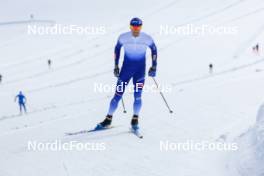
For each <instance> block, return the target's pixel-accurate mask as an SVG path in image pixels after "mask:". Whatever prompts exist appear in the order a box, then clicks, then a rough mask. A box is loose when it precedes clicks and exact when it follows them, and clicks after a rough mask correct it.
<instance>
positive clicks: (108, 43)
mask: <svg viewBox="0 0 264 176" xmlns="http://www.w3.org/2000/svg"><path fill="white" fill-rule="evenodd" d="M263 8H264V2H263V0H251V1H249V0H229V1H227V0H224V1H220V0H210V1H209V0H202V1H199V2H198V1H194V0H186V1H181V0H174V1H172V0H164V1H157V0H154V1H150V0H144V1H139V0H136V1H131V2H130V1H121V0H113V1H103V0H98V1H85V0H76V1H62V0H56V1H51V0H46V1H41V0H39V1H33V0H22V1H17V0H10V1H8V2H7V1H5V2H1V6H0V22H3V23H4V22H10V21H24V20H28V18H29V15H30V14H31V13H33V14H34V15H35V19H36V20H50V21H55V22H56V23H58V24H76V25H104V26H106V29H107V32H106V34H105V35H91V36H89V35H88V36H78V35H46V36H33V35H28V34H27V33H26V32H27V31H26V29H27V24H12V25H0V36H1V41H0V63H1V64H0V73H1V74H2V75H3V76H4V77H3V82H2V84H0V107H1V109H0V141H1V143H0V155H1V158H0V166H1V167H0V176H2V175H3V176H16V175H21V176H22V175H23V176H24V175H27V176H31V175H32V176H33V175H34V176H35V175H38V176H42V175H43V176H44V175H45V176H47V175H67V176H72V175H78V176H84V175H92V176H97V175H100V176H104V175H113V176H119V175H120V176H121V175H128V176H130V175H131V176H132V175H139V176H145V175H146V176H149V175H157V176H161V175H168V176H172V175H185V176H197V175H205V176H207V175H208V176H209V175H210V176H211V175H214V176H230V175H232V176H238V175H240V174H241V175H243V174H244V175H251V174H254V173H256V170H261V169H262V168H261V167H262V166H261V165H255V168H254V167H253V169H251V170H246V171H245V172H244V170H243V169H241V172H238V171H237V170H239V169H240V168H241V167H240V164H239V161H241V160H243V159H244V157H245V158H252V156H253V155H252V153H250V152H249V153H246V154H244V155H243V156H242V157H240V158H239V157H237V156H239V152H240V151H238V152H237V153H233V152H210V151H205V152H199V151H189V152H175V151H168V152H162V151H160V141H172V142H185V141H187V140H196V141H205V140H206V141H210V142H216V141H219V140H224V141H227V142H231V141H237V140H236V139H237V137H238V136H240V134H242V133H245V132H246V131H247V129H248V128H250V127H251V126H253V125H254V124H255V117H256V112H257V110H258V107H259V105H260V104H262V103H263V97H262V96H261V95H262V92H263V86H264V82H263V81H262V80H263V78H264V72H263V67H264V62H263V61H264V58H263V54H262V52H261V53H260V54H259V55H256V54H254V53H252V51H251V47H252V46H253V45H254V44H255V43H256V42H259V43H260V46H262V45H263V44H264V42H263V38H264V33H261V32H262V31H263V30H262V29H263V28H264V27H263V24H261V21H262V19H263V15H264V10H263ZM113 12H115V13H113ZM134 16H139V17H141V18H142V19H143V21H144V27H143V30H144V31H145V32H147V33H149V34H151V35H153V38H154V39H155V41H156V43H157V46H158V49H159V60H158V77H157V80H158V81H159V83H160V84H162V85H169V86H171V87H172V91H171V92H169V93H165V96H166V98H167V99H168V102H169V103H170V105H171V106H172V109H173V110H174V112H175V113H174V114H169V113H168V111H167V109H166V107H165V106H164V105H163V102H162V99H161V97H160V95H159V94H158V93H144V95H143V103H144V105H143V109H142V113H141V118H140V126H141V129H142V133H144V139H143V140H139V139H138V138H136V137H135V136H133V135H130V134H128V128H129V124H130V119H131V116H132V108H131V107H132V103H133V96H132V95H131V93H126V94H125V96H124V100H125V103H126V107H127V110H128V113H127V114H123V113H122V108H121V106H120V107H119V109H118V111H117V112H116V114H115V116H114V121H113V124H114V126H115V127H116V128H113V129H111V130H109V131H103V132H100V133H94V134H88V135H78V136H70V137H69V136H65V132H74V131H79V130H84V129H90V128H93V127H94V126H95V124H97V123H98V122H100V121H101V120H102V119H103V118H104V116H105V113H106V111H107V108H108V103H109V101H110V99H111V97H112V95H113V93H111V92H106V93H98V92H94V84H95V83H103V84H110V85H111V84H114V83H115V81H116V80H115V78H114V77H113V75H112V67H113V59H112V56H113V47H114V45H115V42H116V39H117V37H118V35H119V34H120V33H121V32H126V31H127V30H128V22H129V20H130V18H132V17H134ZM188 23H191V24H195V25H203V24H210V25H229V26H237V29H238V33H237V34H236V35H203V36H196V35H195V36H183V35H164V34H163V35H162V34H160V25H173V26H182V25H185V24H188ZM262 49H263V48H261V51H262ZM48 58H51V59H52V60H53V66H52V69H48V67H47V64H46V62H47V59H48ZM148 58H149V53H148ZM211 62H212V63H214V65H215V69H214V74H213V75H210V74H209V73H208V64H209V63H211ZM149 65H150V59H149V60H148V66H149ZM146 84H149V85H152V84H153V82H152V80H151V79H150V78H147V80H146ZM19 90H22V91H24V92H25V94H26V96H27V98H28V109H29V113H28V114H27V115H24V116H19V115H18V114H19V112H18V107H17V105H16V104H15V103H14V101H13V100H14V96H15V95H16V94H17V93H18V91H19ZM254 137H255V134H252V137H250V139H252V138H254ZM29 140H35V141H39V142H53V141H54V140H60V141H62V142H70V141H78V142H81V143H86V142H96V143H102V142H103V143H105V145H106V150H105V151H86V152H84V151H82V152H80V151H60V152H52V151H45V152H34V151H28V150H27V143H28V141H29ZM245 143H246V144H247V142H244V143H243V142H242V144H241V142H239V144H241V147H242V149H243V145H244V144H245ZM259 146H261V144H259ZM252 150H253V151H254V147H253V146H252V147H251V146H250V151H252ZM259 150H261V152H263V150H262V149H259ZM242 151H243V150H242ZM247 151H248V150H247ZM234 156H235V157H234ZM230 158H232V160H230ZM249 161H252V162H250V163H246V164H248V166H252V164H253V165H254V163H253V160H249ZM234 167H238V168H234ZM245 173H246V174H245ZM255 175H257V174H255Z"/></svg>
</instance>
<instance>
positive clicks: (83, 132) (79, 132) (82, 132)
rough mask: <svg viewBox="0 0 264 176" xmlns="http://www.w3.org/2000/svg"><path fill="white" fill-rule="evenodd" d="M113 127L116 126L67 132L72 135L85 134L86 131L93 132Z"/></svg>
mask: <svg viewBox="0 0 264 176" xmlns="http://www.w3.org/2000/svg"><path fill="white" fill-rule="evenodd" d="M111 128H114V127H113V126H111V127H107V128H100V129H99V128H94V129H91V130H82V131H77V132H72V133H65V134H66V135H67V136H72V135H79V134H85V133H92V132H98V131H104V130H109V129H111Z"/></svg>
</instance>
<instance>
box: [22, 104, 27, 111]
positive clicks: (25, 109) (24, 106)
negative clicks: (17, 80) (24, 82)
mask: <svg viewBox="0 0 264 176" xmlns="http://www.w3.org/2000/svg"><path fill="white" fill-rule="evenodd" d="M23 108H24V112H25V113H27V108H26V105H25V103H23Z"/></svg>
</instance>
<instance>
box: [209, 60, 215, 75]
mask: <svg viewBox="0 0 264 176" xmlns="http://www.w3.org/2000/svg"><path fill="white" fill-rule="evenodd" d="M213 69H214V65H213V64H212V63H210V64H209V73H211V74H212V73H213Z"/></svg>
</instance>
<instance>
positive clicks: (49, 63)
mask: <svg viewBox="0 0 264 176" xmlns="http://www.w3.org/2000/svg"><path fill="white" fill-rule="evenodd" d="M51 63H52V62H51V60H50V59H49V60H48V66H49V68H50V67H51Z"/></svg>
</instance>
